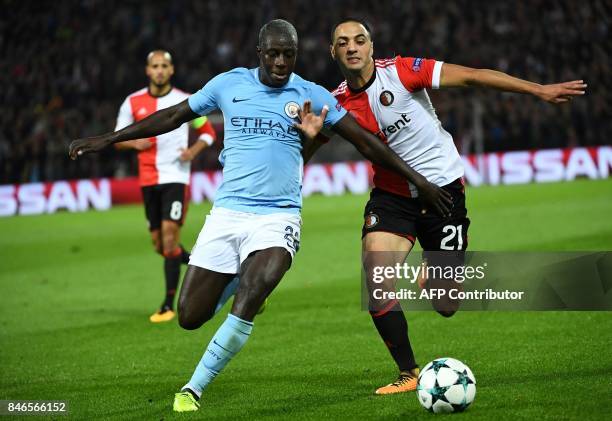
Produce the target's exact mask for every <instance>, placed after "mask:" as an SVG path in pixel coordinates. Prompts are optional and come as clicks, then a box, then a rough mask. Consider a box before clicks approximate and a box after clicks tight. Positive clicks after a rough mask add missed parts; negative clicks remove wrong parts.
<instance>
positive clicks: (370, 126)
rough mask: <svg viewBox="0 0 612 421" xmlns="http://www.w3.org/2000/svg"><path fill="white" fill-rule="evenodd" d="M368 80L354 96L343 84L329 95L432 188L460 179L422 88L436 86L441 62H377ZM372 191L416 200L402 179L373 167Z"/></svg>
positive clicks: (457, 162) (455, 157) (448, 140)
mask: <svg viewBox="0 0 612 421" xmlns="http://www.w3.org/2000/svg"><path fill="white" fill-rule="evenodd" d="M374 63H375V65H376V69H375V72H374V75H373V76H372V79H371V80H370V81H369V82H368V83H367V84H366V85H365V86H363V87H362V88H361V89H359V90H357V91H354V90H352V89H351V88H349V86H348V84H347V83H346V81H344V82H342V83H341V84H340V86H338V88H337V89H336V90H335V91H334V92H333V95H334V96H335V97H336V99H337V100H338V102H340V104H342V106H343V107H344V108H345V109H346V110H347V111H349V112H350V113H351V115H352V116H353V117H355V118H356V119H357V122H358V123H359V125H360V126H362V127H363V128H364V129H366V130H368V131H369V132H371V133H373V134H375V135H376V136H378V137H379V138H380V139H381V140H382V141H383V142H386V143H387V144H388V145H389V147H390V148H391V149H393V150H394V151H395V153H397V154H398V155H399V156H400V157H401V158H402V159H403V160H404V161H405V162H406V163H407V164H408V165H410V166H411V167H412V168H413V169H414V170H416V171H418V172H419V173H420V174H421V175H423V176H424V177H425V178H427V180H428V181H429V182H431V183H434V184H436V185H438V186H445V185H447V184H450V183H451V182H453V181H454V180H456V179H457V178H459V177H462V176H463V164H462V162H461V157H460V156H459V153H458V152H457V148H456V147H455V144H454V143H453V138H452V136H451V135H450V134H449V133H448V132H447V131H446V130H444V128H443V127H442V124H441V123H440V120H438V117H437V116H436V111H435V110H434V107H433V105H432V104H431V101H430V99H429V96H428V95H427V91H426V90H425V89H426V88H433V89H437V88H438V87H439V85H440V71H441V69H442V62H440V61H436V60H431V59H422V58H414V57H400V56H397V57H394V58H390V59H385V60H375V62H374ZM373 167H374V186H375V187H378V188H380V189H383V190H386V191H389V192H391V193H395V194H399V195H402V196H408V197H414V196H416V195H417V190H416V188H415V187H414V186H413V185H412V184H410V183H408V181H407V180H406V179H405V178H403V177H402V176H400V175H398V174H396V173H394V172H392V171H390V170H387V169H386V168H382V167H380V166H378V165H375V164H373Z"/></svg>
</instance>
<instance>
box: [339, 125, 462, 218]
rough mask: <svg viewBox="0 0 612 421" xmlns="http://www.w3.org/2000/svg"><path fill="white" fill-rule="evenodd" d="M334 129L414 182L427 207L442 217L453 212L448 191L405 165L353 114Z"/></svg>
mask: <svg viewBox="0 0 612 421" xmlns="http://www.w3.org/2000/svg"><path fill="white" fill-rule="evenodd" d="M333 130H334V131H335V132H336V133H338V134H339V135H340V136H342V137H343V138H345V139H346V140H348V141H349V142H351V143H352V144H353V145H354V146H355V147H356V148H357V150H358V151H359V152H360V153H361V154H362V155H363V156H364V157H366V158H367V159H369V160H370V161H372V162H373V163H375V164H378V165H380V166H383V167H385V168H387V169H389V170H391V171H395V172H396V173H398V174H400V175H402V176H403V177H405V178H406V179H408V180H409V181H410V182H411V183H412V184H414V186H415V187H416V188H417V190H418V191H419V198H420V200H421V201H422V202H423V205H424V206H425V208H427V209H430V210H434V211H436V212H438V213H439V214H440V215H442V216H446V215H448V214H449V213H450V207H451V205H452V200H451V196H450V194H449V193H447V192H446V191H444V190H443V189H441V188H440V187H438V186H436V185H435V184H433V183H430V182H429V181H427V179H426V178H425V177H423V176H422V175H421V174H419V173H418V172H417V171H415V170H414V169H413V168H412V167H410V165H408V164H406V163H405V162H404V161H403V160H402V158H400V157H399V156H398V155H397V154H396V153H395V152H393V150H392V149H391V148H389V146H387V145H386V144H385V143H383V142H381V141H380V139H378V138H377V137H376V136H374V135H373V134H371V133H369V132H367V131H366V130H364V129H363V128H362V127H361V126H359V124H358V123H357V122H356V121H355V119H354V118H353V117H352V116H351V115H350V114H347V115H345V116H344V117H342V118H341V119H340V121H338V122H337V123H336V124H335V125H334V126H333Z"/></svg>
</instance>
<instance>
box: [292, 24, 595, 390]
mask: <svg viewBox="0 0 612 421" xmlns="http://www.w3.org/2000/svg"><path fill="white" fill-rule="evenodd" d="M330 51H331V55H332V58H333V59H334V60H335V61H336V63H337V64H338V66H339V68H340V71H341V72H342V74H343V75H344V77H345V78H346V80H345V81H344V82H342V83H341V84H340V86H339V87H338V88H337V89H336V90H335V91H334V92H333V95H334V96H335V97H336V99H337V100H338V102H339V103H340V104H342V106H343V107H344V108H345V109H346V110H347V111H348V112H350V113H351V114H352V115H353V117H355V118H356V119H357V122H358V123H359V124H360V125H361V126H362V127H363V128H364V129H366V130H368V131H370V132H371V133H373V134H375V135H376V136H377V137H378V138H379V139H380V140H381V141H382V142H384V143H386V144H387V145H388V146H389V147H390V148H391V149H392V150H393V151H394V152H395V153H397V154H398V155H399V156H400V157H401V158H402V159H403V160H404V162H406V163H407V164H408V165H410V166H411V167H412V168H414V169H415V170H416V171H417V172H419V173H420V174H421V175H423V176H424V177H425V178H426V179H427V180H428V181H429V182H431V183H433V184H435V185H437V186H439V187H441V188H442V189H444V190H446V191H447V192H448V193H450V195H451V197H452V202H453V203H452V207H451V210H450V213H447V214H444V215H443V214H442V213H443V212H440V209H432V208H430V209H426V207H425V206H423V203H422V202H421V201H419V200H418V191H417V189H416V188H415V187H414V186H413V185H412V184H411V183H410V182H408V181H407V180H406V179H405V178H402V177H400V176H399V175H397V174H395V173H394V172H393V171H389V170H388V169H386V168H382V167H380V166H379V165H376V164H374V189H373V190H372V193H371V195H370V200H369V201H368V203H367V205H366V207H365V212H364V218H365V219H364V225H363V229H362V250H363V255H362V258H363V264H364V269H365V272H366V274H368V275H371V274H372V273H373V268H374V267H375V266H395V265H396V264H397V263H400V264H401V263H403V262H404V261H405V260H406V257H407V256H408V253H409V252H410V250H411V249H412V247H413V245H414V242H415V240H416V239H418V240H419V243H420V244H421V246H422V247H423V250H424V255H423V258H424V260H425V261H428V260H429V264H432V261H434V258H436V259H439V258H440V257H439V252H442V251H449V252H450V251H454V252H450V253H454V256H455V257H456V260H455V262H459V263H458V264H461V263H460V262H461V261H462V257H463V254H464V251H465V249H466V247H467V244H468V236H467V231H468V227H469V224H470V220H469V219H468V217H467V209H466V206H465V190H464V186H463V178H462V177H463V165H462V161H461V157H460V156H459V153H458V152H457V149H456V147H455V145H454V142H453V139H452V136H451V135H450V134H449V133H448V132H447V131H446V130H444V128H443V127H442V124H441V123H440V120H439V119H438V117H437V116H436V112H435V109H434V107H433V105H432V103H431V101H430V100H429V96H428V95H427V91H426V89H438V88H446V87H467V86H481V87H487V88H493V89H497V90H500V91H507V92H517V93H524V94H531V95H534V96H536V97H537V98H540V99H542V100H543V101H546V102H549V103H552V104H562V103H566V102H569V101H571V100H572V98H574V97H575V96H579V95H582V94H584V92H585V88H586V84H585V83H584V82H583V81H582V80H574V81H571V82H565V83H559V84H550V85H540V84H537V83H533V82H529V81H526V80H522V79H518V78H515V77H512V76H509V75H507V74H505V73H502V72H499V71H494V70H487V69H473V68H468V67H464V66H458V65H453V64H448V63H443V62H442V61H437V60H431V59H424V58H415V57H401V56H396V57H392V58H387V59H382V60H379V59H376V60H375V59H373V53H374V49H373V42H372V36H371V31H370V29H369V28H368V26H367V24H366V23H365V22H363V21H361V20H359V19H346V20H344V21H341V22H340V23H338V24H337V25H336V26H334V28H333V30H332V35H331V46H330ZM318 146H320V142H311V145H310V146H309V148H308V149H309V151H308V152H306V153H305V154H304V155H305V160H306V159H307V158H308V157H309V156H311V155H312V153H314V151H315V150H316V148H317V147H318ZM428 252H429V254H428ZM436 252H438V253H436ZM451 259H452V256H451ZM447 262H448V260H447ZM434 263H435V262H434ZM435 264H438V265H442V263H441V262H439V260H438V263H435ZM366 281H367V285H368V288H370V289H372V287H373V286H374V285H373V284H372V279H371V277H369V276H367V275H366ZM422 281H424V280H423V279H420V280H419V284H421V286H422V287H423V286H425V282H422ZM433 281H437V280H434V279H430V280H429V281H428V282H430V283H431V282H433ZM383 286H384V287H385V288H387V289H388V290H390V291H394V290H395V285H394V282H393V280H391V281H390V282H389V283H388V284H383ZM429 286H431V284H429V285H427V286H426V287H429ZM375 287H376V288H380V287H381V285H376V286H375ZM370 295H371V297H370V303H369V305H370V313H371V316H372V320H373V322H374V325H375V326H376V328H377V330H378V332H379V334H380V336H381V337H382V339H383V341H384V342H385V344H386V345H387V347H388V348H389V351H390V353H391V355H392V357H393V359H394V360H395V362H396V364H397V366H398V368H399V371H400V374H399V377H398V378H397V380H396V381H394V382H393V383H391V384H388V385H386V386H383V387H380V388H378V389H377V390H376V394H391V393H400V392H408V391H411V390H415V389H416V385H417V377H418V373H419V369H418V365H417V363H416V361H415V357H414V353H413V350H412V347H411V345H410V341H409V339H408V325H407V322H406V318H405V316H404V313H403V311H402V308H401V306H400V304H399V302H398V301H397V300H391V299H384V300H375V299H374V297H373V296H372V294H370ZM433 304H434V308H435V309H436V310H437V311H438V312H439V313H440V314H442V315H444V316H446V317H449V316H451V315H452V314H454V312H455V311H456V310H457V307H458V303H457V302H451V301H446V300H442V301H434V302H433Z"/></svg>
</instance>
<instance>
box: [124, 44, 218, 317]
mask: <svg viewBox="0 0 612 421" xmlns="http://www.w3.org/2000/svg"><path fill="white" fill-rule="evenodd" d="M146 74H147V76H148V77H149V86H148V87H147V88H143V89H141V90H139V91H136V92H134V93H132V94H131V95H129V96H128V97H127V98H126V99H125V101H124V102H123V104H122V105H121V108H120V110H119V115H118V117H117V125H116V127H115V130H121V129H123V128H124V127H126V126H128V125H130V124H132V123H134V122H136V121H140V120H142V119H144V118H146V117H148V116H149V115H151V114H153V113H154V112H156V111H158V110H161V109H164V108H168V107H171V106H173V105H176V104H178V103H179V102H182V101H184V100H185V99H187V98H188V97H189V94H188V93H186V92H183V91H181V90H180V89H177V88H175V87H173V86H172V84H171V79H172V75H173V74H174V66H173V64H172V56H171V55H170V53H168V52H167V51H164V50H155V51H152V52H151V53H149V54H148V56H147V65H146ZM191 124H192V126H193V128H194V129H195V130H196V131H197V134H198V140H197V141H196V142H195V143H194V144H193V145H192V146H191V147H189V145H188V142H189V125H188V124H187V123H185V124H183V125H181V126H180V127H178V128H177V129H175V130H173V131H171V132H168V133H164V134H162V135H159V136H155V137H150V138H146V139H136V140H130V141H127V142H123V143H117V144H116V145H115V147H116V148H117V149H131V150H136V151H138V178H139V182H140V186H141V189H142V196H143V200H144V205H145V213H146V217H147V220H148V222H149V231H150V232H151V240H152V242H153V248H154V249H155V251H156V252H157V253H159V254H161V255H162V256H163V257H164V277H165V281H166V294H165V297H164V299H163V301H162V304H161V306H160V308H159V310H158V311H156V312H155V313H154V314H152V315H151V317H150V318H149V319H150V320H151V321H152V322H154V323H158V322H166V321H169V320H172V319H173V318H174V316H175V312H174V296H175V294H176V290H177V286H178V282H179V276H180V270H181V263H183V264H187V263H189V253H188V252H187V251H186V250H185V249H184V248H183V246H182V245H181V244H180V229H181V225H182V224H183V221H184V219H185V214H186V212H187V203H188V199H189V198H188V185H189V176H190V161H191V160H192V159H193V158H195V156H196V155H198V154H199V153H200V152H201V151H202V150H204V149H205V148H207V147H208V146H210V145H212V144H213V142H214V141H215V139H216V134H215V131H214V129H213V127H212V125H211V124H210V122H209V121H208V119H207V117H206V116H202V117H198V118H197V119H195V120H193V121H192V122H191Z"/></svg>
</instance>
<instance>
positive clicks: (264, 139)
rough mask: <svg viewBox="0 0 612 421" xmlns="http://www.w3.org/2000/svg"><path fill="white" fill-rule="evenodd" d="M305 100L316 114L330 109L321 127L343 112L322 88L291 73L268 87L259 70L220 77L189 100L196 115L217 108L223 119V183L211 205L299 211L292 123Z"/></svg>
mask: <svg viewBox="0 0 612 421" xmlns="http://www.w3.org/2000/svg"><path fill="white" fill-rule="evenodd" d="M307 99H309V100H311V102H312V108H313V111H314V112H315V113H316V114H320V113H321V110H322V108H323V106H324V105H327V106H328V107H329V112H328V114H327V117H326V119H325V122H324V127H326V128H329V127H330V126H333V125H334V124H336V123H337V122H338V121H339V120H340V119H341V118H342V117H344V115H345V114H346V111H345V110H344V109H343V108H342V107H341V106H340V104H339V103H338V102H337V101H336V99H335V98H334V97H333V96H332V95H331V94H330V93H329V92H328V91H327V90H326V89H325V88H323V87H321V86H319V85H317V84H315V83H312V82H309V81H307V80H304V79H302V78H301V77H300V76H298V75H296V74H295V73H292V74H291V76H290V77H289V81H288V82H287V83H286V84H285V85H284V86H282V87H280V88H273V87H270V86H267V85H264V84H263V83H261V81H260V80H259V69H258V68H255V69H246V68H236V69H233V70H230V71H229V72H226V73H221V74H220V75H218V76H216V77H214V78H213V79H211V80H210V81H209V82H208V83H207V84H206V85H204V87H203V88H202V89H200V90H199V91H198V92H196V93H195V94H193V95H191V96H190V97H189V106H190V107H191V109H192V110H193V111H194V112H195V113H197V114H200V115H206V114H209V113H210V112H211V111H213V110H216V109H219V110H221V111H222V112H223V118H224V120H225V121H224V131H225V134H224V140H223V143H224V148H223V150H222V151H221V154H220V155H219V161H220V162H221V165H222V166H223V182H222V183H221V186H220V187H219V189H218V190H217V193H216V196H215V206H219V207H224V208H228V209H233V210H237V211H241V212H252V213H258V214H270V213H278V212H289V213H299V212H300V209H301V207H302V193H301V187H302V185H301V184H302V172H303V161H302V155H301V150H302V142H301V141H300V137H299V134H298V130H297V129H295V128H294V127H293V124H294V123H295V122H297V113H298V109H299V108H300V107H302V105H303V103H304V101H305V100H307Z"/></svg>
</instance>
